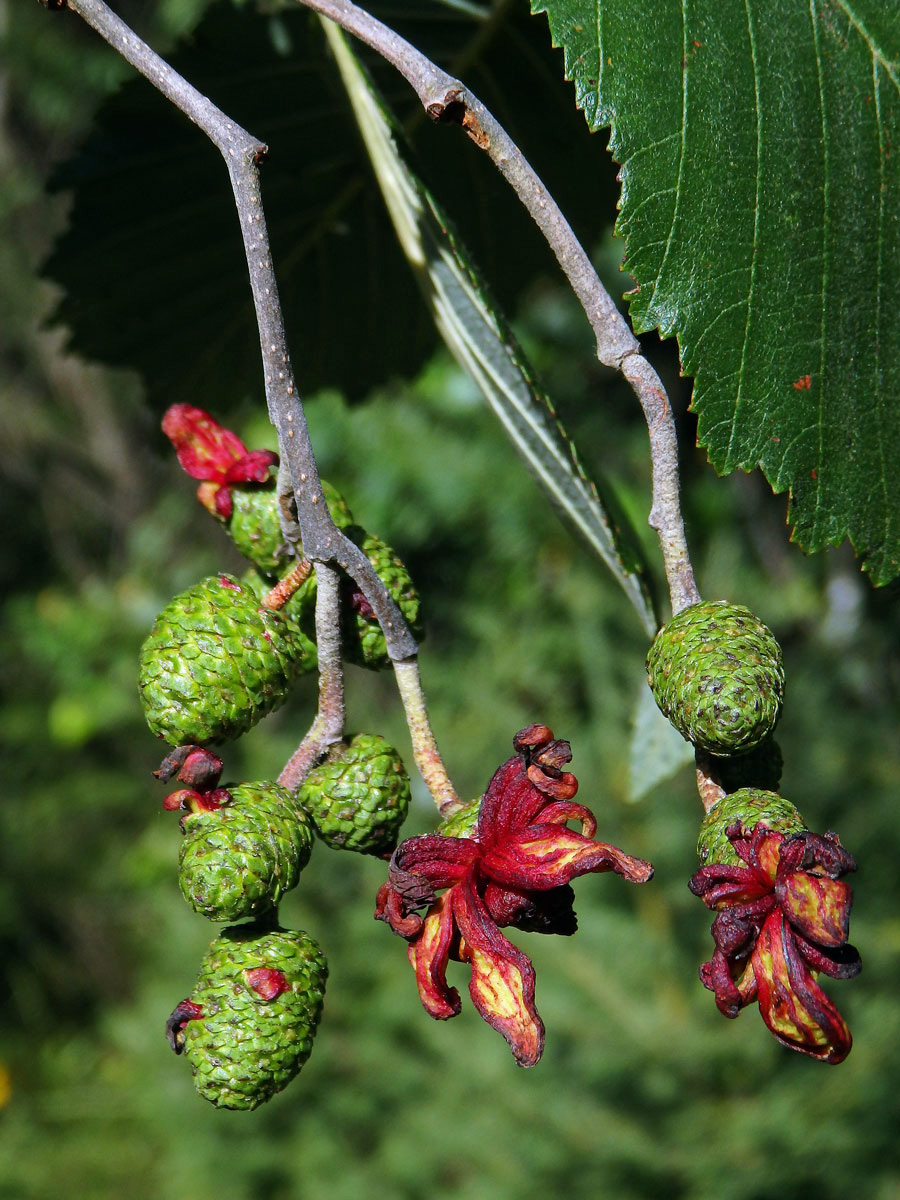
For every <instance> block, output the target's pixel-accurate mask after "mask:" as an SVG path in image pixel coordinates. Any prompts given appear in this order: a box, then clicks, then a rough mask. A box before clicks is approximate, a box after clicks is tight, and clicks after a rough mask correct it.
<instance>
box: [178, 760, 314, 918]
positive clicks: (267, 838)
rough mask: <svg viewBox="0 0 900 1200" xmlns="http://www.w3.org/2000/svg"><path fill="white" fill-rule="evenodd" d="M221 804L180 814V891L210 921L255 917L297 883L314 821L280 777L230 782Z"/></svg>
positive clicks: (276, 901) (306, 854) (310, 838)
mask: <svg viewBox="0 0 900 1200" xmlns="http://www.w3.org/2000/svg"><path fill="white" fill-rule="evenodd" d="M228 791H229V794H230V800H229V802H228V803H226V804H223V805H222V806H221V807H220V808H213V809H209V810H206V811H199V812H192V813H188V814H187V815H186V816H185V817H183V818H182V827H183V829H184V835H185V836H184V840H183V841H182V843H181V853H180V856H179V883H180V885H181V892H182V895H183V896H184V898H185V900H187V902H188V904H190V905H191V907H192V908H193V909H194V911H195V912H198V913H200V914H201V915H202V916H204V917H208V918H209V920H211V921H239V920H241V919H242V918H243V917H255V916H257V915H258V914H260V913H262V912H265V911H267V910H268V909H270V908H272V907H273V906H274V905H276V904H278V902H279V901H280V900H281V898H282V896H283V895H284V894H285V893H286V892H289V891H290V890H291V888H293V887H296V885H297V882H298V880H299V878H300V872H301V871H302V870H303V868H304V867H305V866H306V863H307V862H308V861H309V855H310V851H311V849H312V842H313V827H312V822H311V821H310V819H309V817H308V816H307V815H306V813H305V812H304V811H303V810H302V809H301V808H300V807H299V805H298V804H297V801H296V798H295V797H294V795H293V793H291V792H290V791H288V789H287V788H283V787H279V786H278V784H275V783H242V784H240V785H239V786H238V787H234V788H229V789H228Z"/></svg>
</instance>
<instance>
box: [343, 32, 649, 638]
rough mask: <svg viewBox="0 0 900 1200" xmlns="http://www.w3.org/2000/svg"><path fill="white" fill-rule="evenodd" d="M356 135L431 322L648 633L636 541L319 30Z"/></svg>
mask: <svg viewBox="0 0 900 1200" xmlns="http://www.w3.org/2000/svg"><path fill="white" fill-rule="evenodd" d="M323 25H324V28H325V33H326V36H327V38H328V43H329V45H330V47H331V50H332V53H333V54H334V57H335V60H336V62H337V64H338V68H339V70H340V73H341V77H342V79H343V81H344V84H345V86H346V88H347V92H348V95H349V97H350V101H351V104H352V106H353V111H354V113H355V115H356V119H357V122H358V124H359V128H360V132H361V134H362V137H363V140H364V142H365V145H366V149H367V150H368V153H369V157H370V159H371V162H372V166H373V169H374V171H375V175H376V178H377V179H378V183H379V186H380V187H381V191H382V194H383V195H384V198H385V202H386V204H387V207H388V211H389V212H390V214H391V219H392V220H393V223H394V228H395V230H396V232H397V237H398V238H399V240H400V244H401V246H402V247H403V251H404V253H405V254H406V257H407V259H408V260H409V262H410V264H411V266H412V267H413V269H414V271H415V272H416V276H417V278H418V280H419V283H420V286H421V288H422V290H423V292H424V294H425V297H426V299H427V302H428V306H429V308H430V310H431V313H432V315H433V318H434V321H435V323H436V325H437V328H438V330H439V331H440V334H441V336H442V337H443V339H444V341H445V343H446V344H447V346H448V348H449V350H450V351H451V353H452V354H453V356H454V357H455V358H456V360H457V361H458V362H459V363H460V365H461V366H462V367H463V368H464V370H466V371H467V372H468V373H469V374H470V375H471V376H472V378H473V379H474V380H475V382H476V383H477V384H478V386H479V388H480V389H481V392H482V394H483V395H484V397H485V399H486V400H487V401H488V403H489V404H490V406H491V408H492V409H493V411H494V412H495V414H496V415H497V417H498V418H499V420H500V422H501V424H502V425H503V428H504V429H505V431H506V433H507V435H508V436H509V438H510V440H511V441H512V443H513V445H514V446H515V448H516V450H517V451H518V452H519V454H520V455H521V456H522V458H523V459H524V460H525V462H526V463H527V464H528V466H529V467H530V468H531V470H532V471H533V472H534V474H535V475H536V477H537V479H538V480H539V482H540V483H541V486H542V487H543V488H544V490H545V491H546V492H547V494H548V495H549V496H550V497H551V499H552V500H553V502H554V504H555V505H556V506H557V507H558V508H559V509H560V510H561V511H562V512H563V514H564V515H565V516H566V517H567V518H568V519H569V520H570V521H571V522H572V524H573V525H574V526H575V527H576V529H577V530H578V531H579V532H580V533H581V534H582V535H583V536H584V537H585V539H586V540H587V542H588V544H589V545H590V546H591V547H592V549H593V550H594V551H595V552H596V553H597V554H598V555H599V556H600V558H601V559H602V560H603V561H604V562H605V563H606V565H607V566H608V567H609V569H610V570H611V571H612V572H613V574H614V575H615V577H616V579H617V580H618V582H619V583H620V585H621V586H622V588H623V589H624V590H625V593H626V595H627V596H628V597H629V599H630V600H631V602H632V604H633V605H634V606H635V608H636V609H637V611H638V613H639V615H640V617H641V620H642V622H643V623H644V626H645V628H646V629H647V631H648V633H653V631H654V630H655V628H656V621H655V618H654V614H653V607H652V604H651V601H650V597H649V592H648V590H647V587H646V583H645V580H644V578H643V576H642V574H641V568H642V557H641V551H640V544H639V541H638V538H637V535H636V533H634V531H633V530H632V528H631V526H630V525H629V524H628V523H627V522H626V519H625V518H624V516H622V515H620V514H619V513H618V512H616V513H615V515H613V504H612V501H611V499H610V498H609V497H604V496H602V495H601V492H600V491H599V489H598V488H597V487H596V485H595V484H594V483H593V482H592V481H591V480H590V479H589V478H588V476H587V475H586V473H585V471H584V469H583V467H582V465H581V462H580V460H579V458H578V455H577V452H576V450H575V447H574V445H573V444H572V442H571V440H570V439H569V437H568V436H567V434H566V432H565V430H564V428H563V426H562V425H561V424H560V422H559V420H558V419H557V416H556V413H555V411H554V409H553V406H552V404H551V402H550V400H549V398H548V397H547V395H546V394H545V393H544V392H543V391H542V389H541V387H540V384H539V383H538V382H537V380H536V378H535V375H534V372H533V371H532V369H531V367H530V365H529V363H528V361H527V359H526V357H525V354H524V352H523V351H522V348H521V346H519V344H518V343H517V341H516V340H515V338H514V336H513V334H512V332H511V330H510V329H509V326H508V325H507V324H506V321H505V320H504V318H503V317H502V316H501V315H500V313H499V310H498V309H497V307H496V305H495V304H494V302H493V301H492V300H491V298H490V297H489V295H488V294H487V290H486V287H485V285H484V283H483V281H482V280H481V279H480V278H479V276H478V273H477V271H476V269H475V267H474V266H473V265H472V263H471V261H470V260H469V258H468V256H467V255H466V253H465V250H464V248H463V247H462V245H461V243H460V242H459V240H458V238H456V237H455V236H454V234H453V232H452V229H451V226H450V222H449V220H448V218H447V216H446V215H445V214H444V213H443V211H442V210H441V208H440V207H439V205H438V203H437V201H436V200H435V199H434V197H433V196H432V195H431V194H430V193H429V191H428V190H427V188H426V187H425V186H424V184H423V183H422V182H421V180H420V179H418V177H417V176H416V175H415V173H414V172H413V170H412V169H411V167H410V165H409V164H408V162H407V161H406V159H405V157H404V154H403V139H402V135H400V133H399V132H398V130H397V129H396V127H395V126H394V125H393V123H392V121H391V119H390V117H389V116H388V114H387V112H386V110H385V108H384V105H383V102H382V101H381V99H380V97H379V96H378V94H377V92H376V91H375V89H374V86H373V84H372V83H371V81H370V80H369V79H368V78H367V76H366V75H365V73H364V72H363V70H362V68H361V67H360V64H359V61H358V60H357V58H356V57H355V55H354V54H353V52H352V51H351V49H350V47H349V45H348V44H347V40H346V38H345V37H344V35H343V34H342V32H341V31H340V30H339V29H338V28H337V27H336V26H335V25H333V24H332V23H331V22H329V21H324V22H323Z"/></svg>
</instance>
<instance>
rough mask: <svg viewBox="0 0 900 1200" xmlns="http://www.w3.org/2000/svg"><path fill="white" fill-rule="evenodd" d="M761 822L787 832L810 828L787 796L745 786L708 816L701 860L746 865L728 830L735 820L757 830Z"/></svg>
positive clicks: (699, 850) (699, 846) (699, 849)
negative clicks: (785, 797)
mask: <svg viewBox="0 0 900 1200" xmlns="http://www.w3.org/2000/svg"><path fill="white" fill-rule="evenodd" d="M760 822H761V823H762V824H763V825H765V826H767V828H769V829H772V830H774V831H775V832H776V833H783V834H786V835H787V834H791V833H801V832H802V831H803V830H804V829H806V827H807V826H806V822H805V821H804V820H803V818H802V817H801V816H800V814H799V812H798V811H797V809H796V808H795V807H794V805H793V804H791V802H790V801H789V800H785V799H784V797H783V796H779V795H778V794H777V793H776V792H765V791H762V790H761V789H760V788H741V790H740V791H737V792H732V793H731V795H730V796H723V797H722V799H721V800H720V801H719V802H718V804H715V805H714V806H713V807H712V808H711V809H710V811H709V812H708V813H707V814H706V816H705V817H704V819H703V824H702V825H701V826H700V836H699V838H698V839H697V854H698V855H699V856H700V861H701V862H702V863H703V864H704V865H706V864H707V863H723V864H725V865H726V866H731V867H742V866H745V865H746V864H745V863H744V860H743V859H742V858H741V857H740V855H738V854H737V853H736V852H735V849H734V847H733V845H732V843H731V840H730V839H729V837H728V833H727V830H728V829H729V828H730V827H731V826H733V825H734V824H735V823H740V824H741V825H743V826H744V827H745V828H747V829H753V828H754V826H755V825H757V824H758V823H760Z"/></svg>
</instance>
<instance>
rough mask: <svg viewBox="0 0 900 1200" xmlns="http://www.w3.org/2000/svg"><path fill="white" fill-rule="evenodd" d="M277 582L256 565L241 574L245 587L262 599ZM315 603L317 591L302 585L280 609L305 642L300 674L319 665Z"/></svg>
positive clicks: (299, 665)
mask: <svg viewBox="0 0 900 1200" xmlns="http://www.w3.org/2000/svg"><path fill="white" fill-rule="evenodd" d="M277 582H278V580H277V579H272V578H270V577H269V576H267V575H263V574H262V572H261V571H258V570H257V569H256V567H251V568H250V569H249V570H248V571H245V572H244V574H243V575H242V576H241V583H242V584H244V586H245V587H248V588H250V590H251V591H252V592H253V594H254V595H255V596H257V597H258V598H259V599H260V600H262V599H263V597H264V596H266V595H268V593H269V592H270V591H271V590H272V588H273V587H274V586H275V584H276V583H277ZM315 605H316V596H315V592H312V593H309V592H307V591H306V590H305V589H304V588H302V587H301V588H300V589H298V591H296V592H295V593H294V594H293V596H291V597H290V599H289V600H287V602H286V603H285V604H284V605H282V607H281V608H280V609H278V611H279V612H280V613H283V614H284V616H286V617H287V619H288V620H289V621H293V622H294V624H295V625H296V626H297V629H298V633H299V637H300V640H301V642H302V643H303V655H302V657H301V659H300V662H299V664H298V670H299V673H300V674H308V673H309V672H310V671H315V670H316V668H317V667H318V665H319V652H318V649H317V647H316V643H315V632H316V613H315ZM307 630H308V631H309V633H311V634H312V637H308V636H307V632H306V631H307Z"/></svg>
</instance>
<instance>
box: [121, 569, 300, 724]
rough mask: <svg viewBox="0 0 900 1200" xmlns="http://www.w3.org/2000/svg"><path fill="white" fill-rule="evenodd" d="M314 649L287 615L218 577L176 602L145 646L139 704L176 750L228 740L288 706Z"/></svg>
mask: <svg viewBox="0 0 900 1200" xmlns="http://www.w3.org/2000/svg"><path fill="white" fill-rule="evenodd" d="M308 654H309V642H308V640H307V639H306V637H305V636H304V635H303V634H302V632H301V631H300V629H299V627H298V625H297V624H296V622H295V621H293V620H292V619H291V618H290V617H289V616H287V615H285V614H283V613H280V612H271V611H269V610H268V609H266V608H263V607H262V606H261V605H260V603H259V600H258V598H257V596H255V595H254V593H253V592H252V590H251V589H249V588H248V587H246V586H242V585H241V584H240V583H239V582H238V581H237V579H235V578H234V577H233V576H231V575H217V576H211V577H209V578H208V579H204V580H203V581H202V582H201V583H198V584H196V585H195V586H194V587H192V588H189V589H188V590H187V591H186V592H182V593H181V594H180V595H179V596H176V597H175V599H174V600H172V601H170V602H169V604H167V605H166V607H165V608H164V609H163V610H162V612H161V613H160V614H159V616H158V617H157V619H156V622H155V623H154V625H153V628H152V629H151V631H150V634H149V635H148V637H147V638H146V640H145V641H144V644H143V646H142V648H141V659H140V689H141V702H142V704H143V707H144V713H145V715H146V718H147V724H148V725H149V726H150V729H151V731H152V732H153V733H155V734H158V735H160V736H161V737H164V738H165V739H166V741H168V742H170V743H171V744H172V745H173V746H178V745H184V744H186V743H189V742H193V743H199V744H201V745H205V744H206V743H208V742H217V741H228V740H230V739H232V738H236V737H238V736H240V734H242V733H245V732H246V731H247V730H248V729H250V728H252V726H253V725H255V724H256V722H257V721H259V720H260V719H261V718H262V717H264V716H265V715H266V714H267V713H269V712H271V711H272V710H273V709H276V708H278V707H279V706H280V705H281V704H283V703H284V701H285V700H286V699H287V697H288V694H289V691H290V686H291V684H292V683H293V681H294V679H295V678H296V677H297V676H298V675H299V674H300V673H301V671H302V670H303V660H304V657H308Z"/></svg>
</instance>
